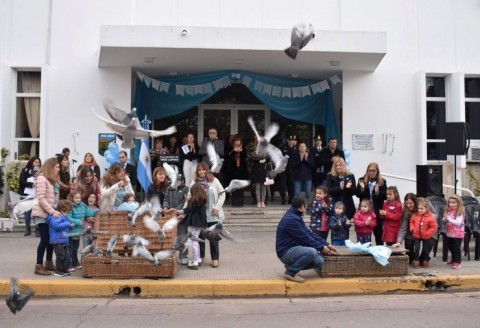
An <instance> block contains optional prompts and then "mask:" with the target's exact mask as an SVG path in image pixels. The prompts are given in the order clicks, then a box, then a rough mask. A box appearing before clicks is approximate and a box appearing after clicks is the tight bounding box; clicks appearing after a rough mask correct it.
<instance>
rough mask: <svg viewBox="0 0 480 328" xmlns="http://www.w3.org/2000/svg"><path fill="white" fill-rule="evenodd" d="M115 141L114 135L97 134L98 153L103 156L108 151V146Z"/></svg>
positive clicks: (115, 136)
mask: <svg viewBox="0 0 480 328" xmlns="http://www.w3.org/2000/svg"><path fill="white" fill-rule="evenodd" d="M116 141H117V135H116V134H115V133H99V134H98V153H99V154H100V155H102V156H104V154H105V151H107V150H108V145H110V143H112V142H116Z"/></svg>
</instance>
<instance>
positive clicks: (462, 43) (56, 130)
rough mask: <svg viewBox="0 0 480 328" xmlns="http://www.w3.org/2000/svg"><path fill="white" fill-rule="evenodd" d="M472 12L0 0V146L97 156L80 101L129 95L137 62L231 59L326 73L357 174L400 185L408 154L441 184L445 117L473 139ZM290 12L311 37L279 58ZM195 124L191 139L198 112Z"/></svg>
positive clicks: (465, 7)
mask: <svg viewBox="0 0 480 328" xmlns="http://www.w3.org/2000/svg"><path fill="white" fill-rule="evenodd" d="M479 17H480V4H479V2H478V1H477V0H391V1H384V0H364V1H358V0H299V1H296V2H292V1H284V0H244V1H236V2H233V1H220V0H203V1H196V0H182V1H173V0H172V1H160V0H137V1H135V0H102V1H98V0H82V1H80V0H62V1H61V0H21V1H18V0H0V90H2V92H1V94H0V107H1V115H0V123H1V127H2V128H1V132H0V145H1V147H5V148H8V149H10V150H11V152H12V155H13V156H12V157H11V158H10V159H12V158H13V157H14V156H15V155H18V154H22V153H30V152H32V153H36V154H38V155H39V156H40V157H41V158H42V159H46V158H48V157H50V156H53V155H54V154H56V153H59V152H60V151H61V150H62V148H64V147H69V148H70V150H71V156H70V157H71V158H73V159H76V160H77V161H79V162H81V161H82V159H83V155H84V154H85V153H86V152H93V153H94V154H95V155H96V158H97V160H98V162H99V164H100V165H101V166H102V167H104V166H105V165H106V162H105V160H104V159H103V157H101V156H100V155H99V154H97V152H96V150H97V148H98V143H99V136H98V135H99V133H105V132H109V130H108V128H106V127H105V125H104V124H103V123H102V122H100V121H99V120H98V119H96V118H95V116H94V115H93V114H92V111H91V108H92V107H94V108H95V109H96V110H97V111H98V112H99V113H101V114H102V115H104V116H106V115H105V113H104V111H103V108H102V107H103V106H102V102H103V99H104V98H105V97H109V98H111V99H113V100H114V101H115V103H116V104H117V105H118V107H119V108H124V109H129V108H131V107H132V106H133V105H134V103H135V101H136V100H135V97H136V83H137V80H138V72H140V73H141V74H144V75H145V76H147V77H154V78H159V80H161V77H172V76H184V75H192V74H201V73H208V72H214V71H222V70H233V71H237V70H238V71H242V72H243V71H249V72H253V73H258V74H265V75H273V76H279V77H285V78H290V79H308V80H309V81H318V82H322V81H329V87H330V89H331V91H332V94H333V101H334V108H335V120H336V123H337V127H338V131H340V133H341V134H340V135H339V139H340V140H341V146H342V147H343V148H344V149H348V150H349V151H350V169H351V171H352V172H353V173H354V174H355V175H356V176H357V178H358V177H360V176H362V175H363V174H364V173H365V170H366V167H367V164H368V163H369V162H378V163H379V166H380V168H381V171H382V173H385V174H388V175H387V177H386V178H387V180H388V184H389V185H397V186H398V187H399V190H400V193H401V195H404V194H405V193H407V192H415V187H416V186H415V182H414V181H411V180H408V178H410V179H415V175H416V165H427V164H439V165H443V166H444V170H443V180H444V183H447V184H453V180H454V178H453V175H454V174H453V171H454V170H453V163H454V156H450V155H448V156H447V155H446V154H445V151H444V148H443V147H444V144H445V139H446V131H445V123H446V122H464V121H466V122H468V123H470V128H471V137H472V140H471V146H478V147H480V131H479V130H480V129H479V127H480V91H479V90H480V60H478V53H480V42H478V41H480V36H479V35H478V33H476V32H477V31H479V30H480V19H479ZM297 23H309V24H313V26H314V28H315V32H316V37H315V38H314V39H313V40H312V41H311V42H310V43H309V44H308V45H307V46H306V47H305V49H303V50H302V51H301V52H300V53H299V55H298V57H297V59H296V60H291V59H290V58H288V57H287V56H285V54H284V53H283V49H284V48H285V47H287V46H288V45H289V43H290V31H291V28H292V26H294V25H295V24H297ZM332 76H337V77H339V78H340V79H341V82H339V83H331V80H329V78H331V77H332ZM306 96H308V95H306ZM212 108H213V107H212ZM232 108H233V107H232ZM198 110H199V113H200V111H201V110H202V106H199V109H198ZM266 111H267V114H265V120H266V121H267V122H268V121H269V118H270V116H271V115H270V114H269V111H268V108H267V109H266ZM232 113H233V112H232ZM200 114H201V113H200ZM232 115H233V114H232ZM235 115H236V114H235ZM235 115H233V116H232V123H234V124H235V126H237V125H238V124H240V123H239V122H236V121H235V120H240V118H239V117H238V116H235ZM171 119H174V118H171ZM198 124H199V132H198V138H202V137H203V124H204V122H203V121H202V116H201V115H200V116H199V117H198ZM230 132H232V133H233V132H235V133H236V132H238V131H237V128H236V127H233V128H232V130H231V131H230ZM313 133H315V132H313ZM328 137H329V136H328V135H324V138H328ZM471 156H475V152H474V153H473V155H471ZM467 165H469V166H470V167H471V170H472V171H473V172H478V168H477V167H476V166H475V165H477V164H475V163H473V162H472V163H470V162H469V161H468V162H467V156H457V168H458V169H457V179H458V180H459V184H458V186H459V187H460V186H461V187H468V186H469V181H468V178H466V176H465V171H466V167H467ZM394 176H395V177H394ZM403 178H407V179H403ZM444 192H445V193H447V194H449V193H452V192H453V190H452V189H448V188H446V189H444Z"/></svg>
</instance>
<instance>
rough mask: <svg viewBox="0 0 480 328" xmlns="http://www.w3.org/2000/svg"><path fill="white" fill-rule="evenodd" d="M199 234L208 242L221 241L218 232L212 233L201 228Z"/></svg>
mask: <svg viewBox="0 0 480 328" xmlns="http://www.w3.org/2000/svg"><path fill="white" fill-rule="evenodd" d="M200 233H201V234H202V236H203V237H204V238H205V239H207V240H210V241H220V240H222V237H221V236H220V231H218V232H216V231H215V232H214V231H212V230H209V229H205V228H202V230H201V231H200Z"/></svg>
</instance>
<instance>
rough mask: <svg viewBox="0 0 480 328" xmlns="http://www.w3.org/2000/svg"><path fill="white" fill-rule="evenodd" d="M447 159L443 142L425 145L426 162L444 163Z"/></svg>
mask: <svg viewBox="0 0 480 328" xmlns="http://www.w3.org/2000/svg"><path fill="white" fill-rule="evenodd" d="M446 159H447V150H446V145H445V143H444V142H429V143H427V160H429V161H433V160H436V161H444V160H446Z"/></svg>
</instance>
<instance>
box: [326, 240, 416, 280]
mask: <svg viewBox="0 0 480 328" xmlns="http://www.w3.org/2000/svg"><path fill="white" fill-rule="evenodd" d="M335 248H336V249H337V251H338V255H330V256H325V257H324V259H325V264H324V265H323V266H322V277H390V276H404V275H407V274H408V256H407V255H405V251H406V250H398V249H397V250H394V251H393V252H392V255H391V256H390V258H389V259H388V261H389V263H388V264H387V265H386V266H382V265H380V264H378V263H377V262H376V261H375V259H374V258H373V256H372V255H370V254H362V253H350V252H349V251H348V247H338V246H336V247H335Z"/></svg>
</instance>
